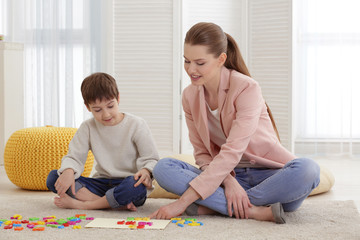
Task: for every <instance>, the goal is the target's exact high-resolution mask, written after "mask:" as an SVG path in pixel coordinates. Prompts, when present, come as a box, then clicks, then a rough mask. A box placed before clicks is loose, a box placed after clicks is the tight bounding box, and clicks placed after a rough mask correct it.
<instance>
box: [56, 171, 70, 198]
mask: <svg viewBox="0 0 360 240" xmlns="http://www.w3.org/2000/svg"><path fill="white" fill-rule="evenodd" d="M69 187H71V192H72V194H74V195H75V178H74V170H73V169H71V168H68V169H65V170H64V171H63V172H62V173H61V175H60V176H59V178H58V179H57V181H56V182H55V189H56V191H57V194H58V195H59V196H61V195H63V194H64V193H66V191H67V190H68V189H69Z"/></svg>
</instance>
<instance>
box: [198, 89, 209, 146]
mask: <svg viewBox="0 0 360 240" xmlns="http://www.w3.org/2000/svg"><path fill="white" fill-rule="evenodd" d="M198 91H199V92H198V96H199V99H198V100H199V101H198V102H199V112H198V114H199V117H198V119H199V122H198V123H197V124H198V129H199V132H200V133H201V134H200V135H201V138H202V141H203V143H204V144H205V146H206V148H207V149H208V151H210V152H211V147H210V133H209V127H208V121H207V112H206V103H205V93H204V87H203V86H199V87H198Z"/></svg>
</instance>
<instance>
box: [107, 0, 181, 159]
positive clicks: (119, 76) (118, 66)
mask: <svg viewBox="0 0 360 240" xmlns="http://www.w3.org/2000/svg"><path fill="white" fill-rule="evenodd" d="M113 24H114V29H113V30H114V45H113V48H114V50H113V54H114V55H113V56H114V57H113V64H114V76H115V78H116V80H117V82H118V87H119V91H120V110H121V111H123V112H129V113H132V114H135V115H137V116H140V117H142V118H144V119H145V120H146V122H147V123H148V125H149V127H150V129H151V132H152V135H153V137H154V139H155V142H156V145H157V148H158V150H159V153H160V156H164V155H168V154H172V153H174V152H176V151H178V150H177V149H175V148H176V143H174V142H176V141H177V142H178V141H179V134H177V136H176V135H175V134H174V127H173V126H174V125H176V124H174V121H179V119H178V117H175V116H174V113H173V107H174V100H173V89H174V88H176V86H173V85H174V84H173V78H175V77H176V76H173V2H172V1H169V0H153V1H147V0H134V1H125V0H116V1H114V23H113ZM178 98H179V97H178ZM177 104H179V103H176V104H175V105H177ZM177 124H179V123H177ZM176 139H177V140H176Z"/></svg>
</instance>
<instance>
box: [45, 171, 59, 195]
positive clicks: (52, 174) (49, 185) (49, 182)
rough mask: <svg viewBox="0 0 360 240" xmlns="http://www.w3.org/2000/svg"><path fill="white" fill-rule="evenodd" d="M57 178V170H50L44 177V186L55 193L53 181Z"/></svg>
mask: <svg viewBox="0 0 360 240" xmlns="http://www.w3.org/2000/svg"><path fill="white" fill-rule="evenodd" d="M58 178H59V175H58V173H57V170H51V171H50V173H49V175H48V177H47V179H46V187H47V188H48V189H49V190H50V191H52V192H54V193H56V192H57V191H56V189H55V182H56V181H57V179H58Z"/></svg>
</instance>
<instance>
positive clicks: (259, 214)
mask: <svg viewBox="0 0 360 240" xmlns="http://www.w3.org/2000/svg"><path fill="white" fill-rule="evenodd" d="M249 218H251V219H255V220H259V221H270V222H275V219H274V216H273V213H272V211H271V207H264V206H252V207H251V208H249Z"/></svg>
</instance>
